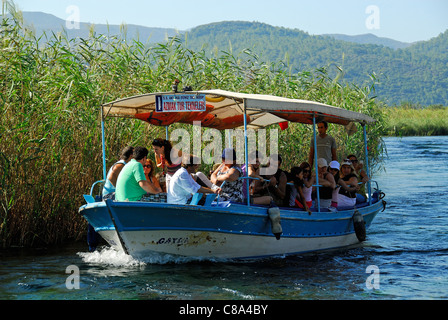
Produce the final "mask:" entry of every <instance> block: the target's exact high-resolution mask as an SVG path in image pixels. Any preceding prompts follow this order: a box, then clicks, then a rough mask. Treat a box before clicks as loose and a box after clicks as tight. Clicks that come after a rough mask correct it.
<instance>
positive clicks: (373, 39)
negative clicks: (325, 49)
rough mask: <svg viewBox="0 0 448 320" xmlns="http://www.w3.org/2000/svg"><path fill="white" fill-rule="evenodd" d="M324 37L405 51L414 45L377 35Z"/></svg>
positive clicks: (332, 35) (331, 35) (333, 35)
mask: <svg viewBox="0 0 448 320" xmlns="http://www.w3.org/2000/svg"><path fill="white" fill-rule="evenodd" d="M322 36H328V37H332V38H334V39H336V40H342V41H347V42H353V43H359V44H376V45H379V46H385V47H389V48H392V49H404V48H407V47H410V46H411V45H412V43H408V42H401V41H397V40H393V39H389V38H383V37H377V36H376V35H374V34H371V33H367V34H360V35H356V36H348V35H345V34H323V35H322Z"/></svg>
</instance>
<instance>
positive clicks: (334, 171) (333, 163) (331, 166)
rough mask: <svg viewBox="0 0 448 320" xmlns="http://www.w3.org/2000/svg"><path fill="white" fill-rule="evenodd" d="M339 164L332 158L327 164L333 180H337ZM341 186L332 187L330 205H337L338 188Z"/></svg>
mask: <svg viewBox="0 0 448 320" xmlns="http://www.w3.org/2000/svg"><path fill="white" fill-rule="evenodd" d="M340 167H341V165H340V164H339V162H337V161H336V160H333V161H331V162H330V164H329V165H328V171H329V172H330V173H331V174H332V175H333V177H334V181H338V180H339V168H340ZM340 187H341V186H339V185H336V188H334V189H333V193H332V197H331V207H333V208H337V207H338V198H339V188H340Z"/></svg>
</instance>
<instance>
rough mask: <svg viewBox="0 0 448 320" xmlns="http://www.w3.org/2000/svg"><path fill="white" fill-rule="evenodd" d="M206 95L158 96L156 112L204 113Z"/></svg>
mask: <svg viewBox="0 0 448 320" xmlns="http://www.w3.org/2000/svg"><path fill="white" fill-rule="evenodd" d="M203 111H205V94H168V95H157V96H156V112H203Z"/></svg>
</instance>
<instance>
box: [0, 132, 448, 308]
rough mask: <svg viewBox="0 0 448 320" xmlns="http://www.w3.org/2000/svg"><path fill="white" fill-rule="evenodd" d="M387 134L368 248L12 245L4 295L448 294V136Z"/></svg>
mask: <svg viewBox="0 0 448 320" xmlns="http://www.w3.org/2000/svg"><path fill="white" fill-rule="evenodd" d="M384 140H385V142H386V146H387V151H388V158H387V160H386V162H385V167H386V171H385V172H381V173H379V174H377V175H376V177H374V179H375V180H377V181H378V182H379V185H380V188H381V189H382V190H383V192H385V194H386V198H385V200H386V201H387V209H386V211H385V212H382V213H380V214H379V215H378V216H377V218H376V219H375V220H374V222H373V224H372V226H371V227H370V229H369V230H368V238H367V241H366V242H364V243H363V244H361V245H357V246H355V247H352V248H349V249H344V250H337V251H331V252H322V253H313V254H307V255H302V256H293V257H283V258H272V259H264V260H261V261H260V260H259V261H256V262H214V261H202V262H198V261H195V262H192V261H190V262H189V261H185V260H170V259H166V258H162V257H154V258H151V259H148V260H145V261H138V260H134V259H132V258H130V257H129V256H126V255H124V254H119V253H117V252H115V251H113V250H111V249H109V248H107V247H103V248H101V249H100V250H99V251H98V252H95V253H88V252H87V246H86V245H85V244H84V243H77V244H73V245H70V246H66V247H64V248H59V249H40V250H8V251H6V252H5V251H3V252H1V262H0V277H1V278H0V299H2V300H5V299H18V300H31V299H33V300H34V299H45V300H47V299H51V300H52V299H57V300H61V299H64V300H65V299H66V300H85V299H117V300H118V299H120V300H121V299H157V300H184V301H186V300H299V299H302V300H312V299H325V300H326V299H330V300H333V299H344V300H383V299H387V300H389V299H391V300H413V299H425V300H426V299H447V298H448V209H447V208H448V184H447V181H448V170H447V168H448V166H447V163H448V137H406V138H385V139H384ZM77 270H79V278H76V277H74V276H75V275H76V274H77V273H76V272H77ZM77 284H79V287H78V286H77Z"/></svg>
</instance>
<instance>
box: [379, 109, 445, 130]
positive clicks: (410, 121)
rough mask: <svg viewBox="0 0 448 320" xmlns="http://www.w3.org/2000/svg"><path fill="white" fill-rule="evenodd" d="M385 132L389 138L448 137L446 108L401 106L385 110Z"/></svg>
mask: <svg viewBox="0 0 448 320" xmlns="http://www.w3.org/2000/svg"><path fill="white" fill-rule="evenodd" d="M384 112H385V119H386V130H385V135H389V136H443V135H448V107H446V106H441V105H435V106H429V107H423V106H421V105H415V104H409V103H406V104H402V105H400V106H396V107H387V108H386V109H385V110H384Z"/></svg>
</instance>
